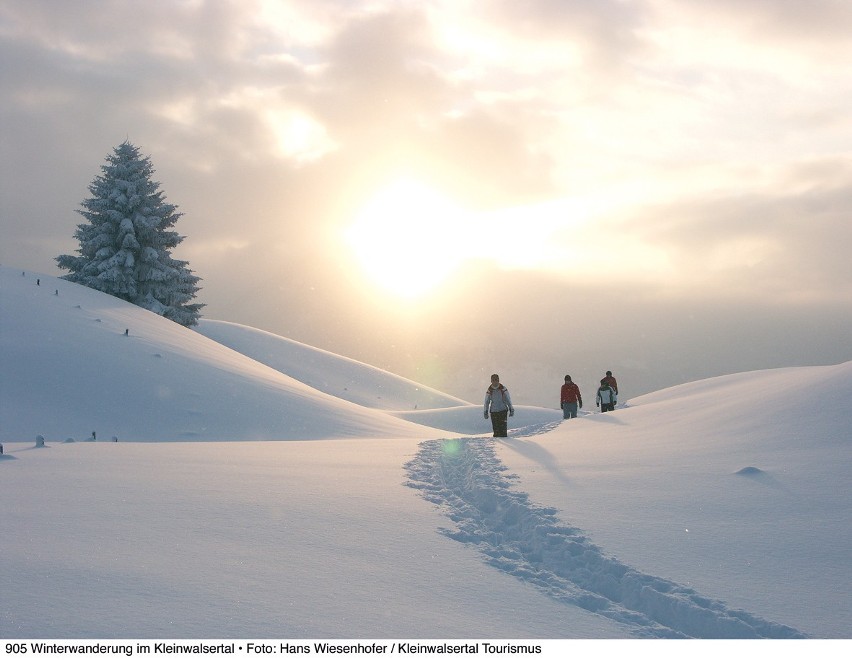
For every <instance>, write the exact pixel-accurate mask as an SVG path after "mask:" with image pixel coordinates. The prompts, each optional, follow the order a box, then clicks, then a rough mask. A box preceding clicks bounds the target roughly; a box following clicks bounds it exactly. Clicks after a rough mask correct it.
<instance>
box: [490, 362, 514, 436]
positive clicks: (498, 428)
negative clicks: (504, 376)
mask: <svg viewBox="0 0 852 660" xmlns="http://www.w3.org/2000/svg"><path fill="white" fill-rule="evenodd" d="M489 414H490V415H491V428H492V429H493V430H494V437H495V438H505V437H507V436H508V428H507V427H508V423H507V419H506V418H507V416H508V417H511V416H512V415H514V414H515V408H514V406H512V397H510V396H509V390H507V389H506V388H505V387H504V386H503V385H502V383H500V376H498V375H497V374H492V375H491V385H489V386H488V389H487V390H485V419H488V416H489Z"/></svg>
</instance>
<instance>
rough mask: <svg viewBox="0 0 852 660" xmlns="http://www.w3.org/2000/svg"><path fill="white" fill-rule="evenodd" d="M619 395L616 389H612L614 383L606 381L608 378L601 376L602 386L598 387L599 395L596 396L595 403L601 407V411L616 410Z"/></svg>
mask: <svg viewBox="0 0 852 660" xmlns="http://www.w3.org/2000/svg"><path fill="white" fill-rule="evenodd" d="M617 397H618V395H617V393H616V391H615V390H614V389H612V385H610V384H609V383H608V382H606V378H601V386H600V387H599V388H598V395H597V397H596V398H595V404H596V405H598V406H599V407H600V409H601V412H609V411H611V410H615V404H616V403H618V401H617V400H616V399H617Z"/></svg>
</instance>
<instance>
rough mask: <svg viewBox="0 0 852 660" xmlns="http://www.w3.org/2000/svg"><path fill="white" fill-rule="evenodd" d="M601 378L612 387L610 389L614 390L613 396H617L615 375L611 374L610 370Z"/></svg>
mask: <svg viewBox="0 0 852 660" xmlns="http://www.w3.org/2000/svg"><path fill="white" fill-rule="evenodd" d="M603 379H604V380H605V381H606V382H607V384H608V385H609V386H610V387H611V388H612V391H613V392H615V396H618V383H617V382H616V380H615V376H613V375H612V372H611V371H607V372H606V376H604V378H603Z"/></svg>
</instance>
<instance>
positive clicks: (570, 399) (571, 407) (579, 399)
mask: <svg viewBox="0 0 852 660" xmlns="http://www.w3.org/2000/svg"><path fill="white" fill-rule="evenodd" d="M559 405H560V407H561V408H562V418H563V419H571V418H572V417H576V416H577V408H578V407H579V408H582V407H583V396H582V395H581V394H580V388H579V387H577V383H575V382H574V381H572V380H571V376H565V384H564V385H563V386H562V391H561V392H560V394H559Z"/></svg>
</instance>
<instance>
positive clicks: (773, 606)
mask: <svg viewBox="0 0 852 660" xmlns="http://www.w3.org/2000/svg"><path fill="white" fill-rule="evenodd" d="M37 279H38V284H37V283H36V280H37ZM57 292H58V293H57ZM125 330H127V331H128V332H127V334H125ZM214 340H215V341H214ZM0 364H2V369H3V379H2V393H1V394H2V396H0V442H2V443H3V448H4V454H3V455H2V457H0V529H2V534H0V637H3V638H6V639H29V638H39V639H41V638H47V639H68V638H70V639H84V638H85V639H87V638H92V639H99V638H103V639H132V638H169V639H173V638H185V639H204V638H219V639H222V638H241V639H247V638H252V637H257V638H287V639H315V638H335V639H361V638H367V639H405V640H411V639H542V640H545V639H606V638H611V639H633V638H663V639H668V638H680V637H701V638H713V639H728V638H741V637H742V638H751V637H758V638H774V639H790V638H799V637H809V638H824V639H831V640H840V639H846V638H849V637H850V636H852V635H850V633H852V616H851V615H852V589H850V587H852V562H850V556H849V548H852V524H850V523H852V488H850V485H849V484H850V479H849V475H850V473H852V423H850V418H849V415H848V404H847V402H848V401H849V400H850V397H852V362H847V363H844V364H839V365H836V366H831V367H799V368H791V369H778V370H771V371H761V372H751V373H741V374H732V375H730V376H724V377H719V378H713V379H709V380H706V381H700V382H696V383H689V384H686V385H682V386H678V387H674V388H669V389H667V390H663V391H660V392H656V393H652V394H648V395H645V396H641V397H638V398H635V399H632V400H630V401H628V402H627V403H626V404H625V405H624V406H623V407H620V408H619V409H617V410H616V411H615V412H613V413H606V414H599V413H595V412H593V411H590V410H585V411H583V414H581V416H580V417H579V418H578V419H574V420H568V421H563V420H562V419H561V413H560V412H559V411H557V410H548V409H543V408H533V407H522V406H520V407H518V409H517V414H516V415H515V417H513V418H511V419H510V436H509V437H508V438H505V439H500V440H495V439H493V438H491V437H490V426H489V422H488V421H487V420H484V419H483V418H482V413H481V404H480V402H479V393H471V395H470V397H471V398H473V399H474V401H475V403H467V402H466V401H465V400H463V399H460V398H458V397H456V396H453V395H450V394H445V393H442V392H437V391H435V390H432V389H430V388H428V387H424V386H422V385H418V384H417V383H413V382H411V381H409V380H407V379H404V378H400V377H398V376H395V375H393V374H389V373H387V372H384V371H382V370H379V369H375V368H373V367H370V366H369V365H364V364H361V363H357V362H355V361H353V360H350V359H347V358H345V357H341V356H335V355H333V354H330V353H328V352H325V351H321V350H319V349H316V348H313V347H310V346H306V345H304V344H299V343H297V342H292V341H290V340H288V339H285V338H281V337H276V336H274V335H270V334H269V333H265V332H263V331H260V330H257V329H253V328H248V327H245V326H240V325H237V324H233V323H225V322H221V321H209V320H203V321H202V322H201V324H200V325H199V326H198V328H197V329H194V330H190V329H187V328H184V327H182V326H179V325H177V324H175V323H172V322H170V321H167V320H165V319H162V318H160V317H158V316H156V315H154V314H152V313H151V312H148V311H145V310H143V309H141V308H138V307H134V306H132V305H129V304H127V303H124V302H122V301H120V300H117V299H115V298H111V297H109V296H107V295H105V294H102V293H99V292H97V291H93V290H90V289H86V288H83V287H80V286H78V285H75V284H71V283H69V282H66V281H64V280H59V279H56V278H52V277H49V276H47V275H42V274H38V273H29V272H25V273H23V272H22V271H21V269H14V268H9V267H2V268H0ZM507 376H509V375H508V374H507ZM560 385H561V383H555V384H554V391H558V388H559V386H560ZM486 386H487V383H484V384H483V391H484V389H485V387H486ZM93 431H95V432H96V434H97V435H96V439H97V441H96V442H85V440H88V439H90V438H91V435H92V432H93ZM38 436H42V437H43V438H44V446H43V447H37V446H36V439H37V437H38ZM70 440H74V442H70ZM114 440H116V441H114Z"/></svg>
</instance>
